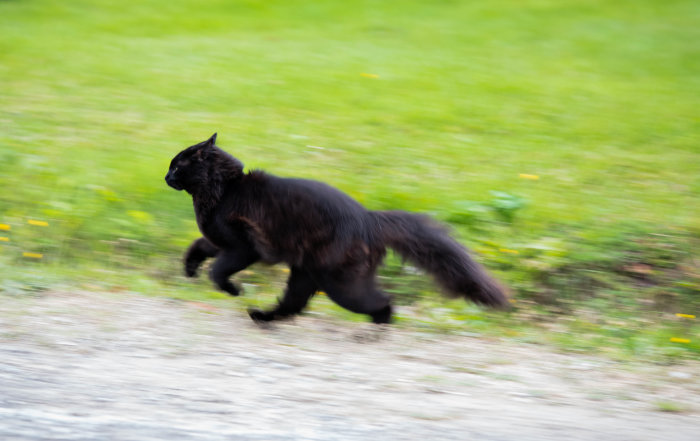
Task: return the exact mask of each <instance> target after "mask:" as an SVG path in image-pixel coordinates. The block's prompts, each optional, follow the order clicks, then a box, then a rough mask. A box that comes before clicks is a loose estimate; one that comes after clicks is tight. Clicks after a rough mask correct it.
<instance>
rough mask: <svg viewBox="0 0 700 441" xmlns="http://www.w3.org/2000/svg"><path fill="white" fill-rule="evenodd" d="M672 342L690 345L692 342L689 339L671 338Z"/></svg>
mask: <svg viewBox="0 0 700 441" xmlns="http://www.w3.org/2000/svg"><path fill="white" fill-rule="evenodd" d="M670 340H671V341H672V342H674V343H690V340H689V339H687V338H678V337H671V339H670Z"/></svg>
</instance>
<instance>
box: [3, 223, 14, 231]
mask: <svg viewBox="0 0 700 441" xmlns="http://www.w3.org/2000/svg"><path fill="white" fill-rule="evenodd" d="M10 228H12V227H10V226H9V225H7V224H0V230H5V231H7V230H9V229H10Z"/></svg>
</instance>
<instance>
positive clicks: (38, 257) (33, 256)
mask: <svg viewBox="0 0 700 441" xmlns="http://www.w3.org/2000/svg"><path fill="white" fill-rule="evenodd" d="M22 255H23V256H24V257H29V258H30V259H41V258H42V257H44V255H43V254H41V253H26V252H25V253H22Z"/></svg>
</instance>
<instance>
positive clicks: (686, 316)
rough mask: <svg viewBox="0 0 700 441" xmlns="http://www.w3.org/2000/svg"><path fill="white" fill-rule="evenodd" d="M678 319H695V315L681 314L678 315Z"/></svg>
mask: <svg viewBox="0 0 700 441" xmlns="http://www.w3.org/2000/svg"><path fill="white" fill-rule="evenodd" d="M676 317H680V318H687V319H694V318H695V316H694V315H693V314H681V313H680V312H679V313H677V314H676Z"/></svg>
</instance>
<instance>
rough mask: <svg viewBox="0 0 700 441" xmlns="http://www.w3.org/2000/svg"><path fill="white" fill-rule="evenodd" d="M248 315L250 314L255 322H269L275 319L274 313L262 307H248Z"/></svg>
mask: <svg viewBox="0 0 700 441" xmlns="http://www.w3.org/2000/svg"><path fill="white" fill-rule="evenodd" d="M248 315H249V316H250V318H251V319H253V321H254V322H257V323H261V322H269V321H272V320H274V315H273V314H271V313H269V312H265V311H263V310H261V309H257V308H250V309H248Z"/></svg>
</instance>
